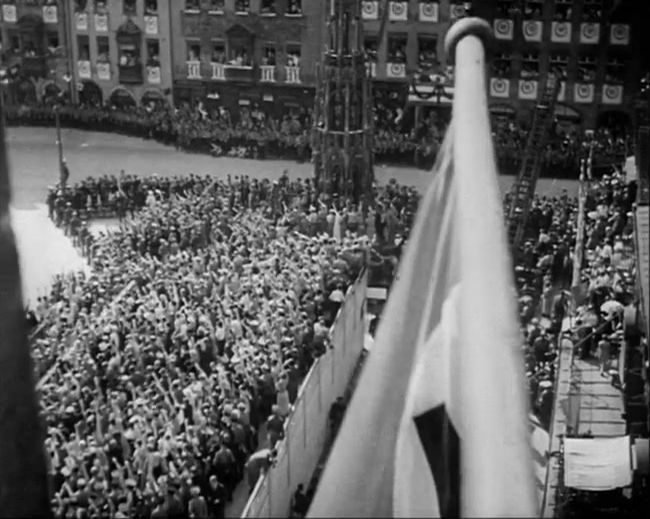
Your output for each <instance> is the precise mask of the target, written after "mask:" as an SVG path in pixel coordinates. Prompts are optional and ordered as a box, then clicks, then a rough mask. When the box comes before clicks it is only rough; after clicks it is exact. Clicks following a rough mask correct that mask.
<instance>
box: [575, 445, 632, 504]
mask: <svg viewBox="0 0 650 519" xmlns="http://www.w3.org/2000/svg"><path fill="white" fill-rule="evenodd" d="M631 483H632V452H631V448H630V437H629V436H621V437H616V438H566V439H565V440H564V485H565V486H566V487H569V488H575V489H578V490H589V491H605V490H613V489H615V488H622V487H626V486H628V485H630V484H631Z"/></svg>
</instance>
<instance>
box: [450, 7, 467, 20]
mask: <svg viewBox="0 0 650 519" xmlns="http://www.w3.org/2000/svg"><path fill="white" fill-rule="evenodd" d="M466 14H467V12H466V11H465V6H464V5H463V4H450V5H449V17H450V18H451V19H452V20H457V19H458V18H462V17H463V16H465V15H466Z"/></svg>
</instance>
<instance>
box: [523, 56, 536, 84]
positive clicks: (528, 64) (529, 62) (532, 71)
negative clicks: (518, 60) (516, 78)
mask: <svg viewBox="0 0 650 519" xmlns="http://www.w3.org/2000/svg"><path fill="white" fill-rule="evenodd" d="M538 75H539V53H538V52H531V53H530V54H524V59H523V62H522V65H521V77H522V78H536V77H537V76H538Z"/></svg>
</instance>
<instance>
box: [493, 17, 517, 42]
mask: <svg viewBox="0 0 650 519" xmlns="http://www.w3.org/2000/svg"><path fill="white" fill-rule="evenodd" d="M514 28H515V23H514V22H513V21H512V20H504V19H503V18H497V19H496V20H494V36H495V38H496V39H497V40H512V36H513V34H514Z"/></svg>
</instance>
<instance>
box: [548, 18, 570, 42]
mask: <svg viewBox="0 0 650 519" xmlns="http://www.w3.org/2000/svg"><path fill="white" fill-rule="evenodd" d="M551 41H553V42H555V43H570V42H571V24H570V23H569V22H553V23H552V24H551Z"/></svg>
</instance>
